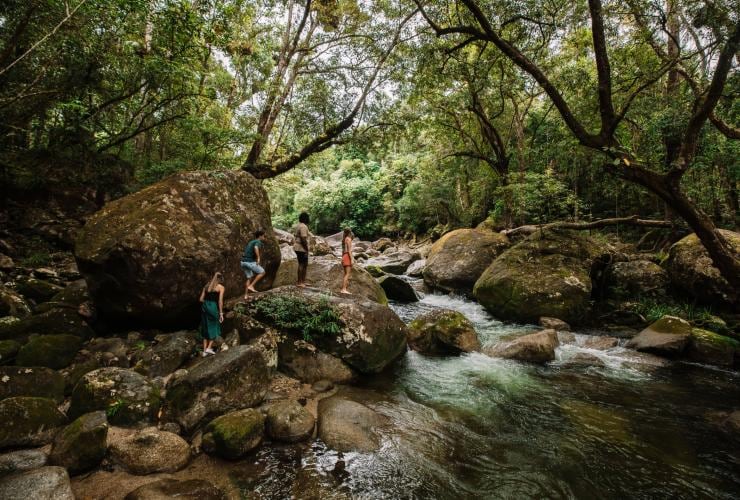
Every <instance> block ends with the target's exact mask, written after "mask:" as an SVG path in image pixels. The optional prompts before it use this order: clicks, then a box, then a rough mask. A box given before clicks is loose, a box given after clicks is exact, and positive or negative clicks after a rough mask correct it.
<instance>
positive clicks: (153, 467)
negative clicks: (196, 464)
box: [110, 427, 190, 475]
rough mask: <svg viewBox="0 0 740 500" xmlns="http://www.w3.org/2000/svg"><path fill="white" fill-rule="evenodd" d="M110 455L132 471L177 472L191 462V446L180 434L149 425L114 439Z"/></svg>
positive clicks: (142, 472) (140, 472)
mask: <svg viewBox="0 0 740 500" xmlns="http://www.w3.org/2000/svg"><path fill="white" fill-rule="evenodd" d="M110 455H111V458H112V459H113V460H114V461H115V462H117V463H119V464H121V465H122V466H123V467H125V468H126V470H127V471H129V472H130V473H131V474H137V475H146V474H153V473H155V472H176V471H178V470H180V469H183V468H184V467H185V466H186V465H187V464H188V462H189V461H190V445H188V443H187V441H185V440H184V439H183V438H181V437H180V436H178V435H177V434H174V433H172V432H167V431H160V430H158V429H157V428H155V427H149V428H147V429H142V430H140V431H137V432H136V433H134V434H131V435H129V436H126V437H123V438H120V439H114V440H112V441H111V443H110Z"/></svg>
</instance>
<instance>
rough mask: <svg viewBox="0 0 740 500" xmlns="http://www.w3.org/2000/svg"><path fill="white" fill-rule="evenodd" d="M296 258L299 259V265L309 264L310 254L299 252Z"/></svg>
mask: <svg viewBox="0 0 740 500" xmlns="http://www.w3.org/2000/svg"><path fill="white" fill-rule="evenodd" d="M295 255H296V257H298V263H299V264H308V252H298V251H296V253H295Z"/></svg>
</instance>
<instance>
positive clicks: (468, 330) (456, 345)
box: [408, 309, 480, 354]
mask: <svg viewBox="0 0 740 500" xmlns="http://www.w3.org/2000/svg"><path fill="white" fill-rule="evenodd" d="M408 343H409V347H411V348H412V349H413V350H415V351H419V352H422V353H425V354H449V353H454V354H458V353H460V352H472V351H478V350H480V341H479V340H478V334H477V333H476V332H475V328H474V327H473V324H472V323H471V322H470V321H468V319H467V318H466V317H465V316H464V315H463V314H462V313H459V312H457V311H452V310H449V309H436V310H433V311H429V312H427V313H424V314H421V315H420V316H418V317H417V318H416V319H414V321H412V322H411V323H410V324H409V336H408Z"/></svg>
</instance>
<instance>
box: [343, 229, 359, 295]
mask: <svg viewBox="0 0 740 500" xmlns="http://www.w3.org/2000/svg"><path fill="white" fill-rule="evenodd" d="M354 236H355V235H354V234H352V230H351V229H350V228H348V227H345V228H344V232H343V233H342V267H343V268H344V278H343V279H342V289H341V290H340V292H341V293H346V294H349V293H350V291H349V290H347V286H348V285H349V276H350V274H351V273H352V264H354V261H355V258H354V256H353V255H352V238H354Z"/></svg>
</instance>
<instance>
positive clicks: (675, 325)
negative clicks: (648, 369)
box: [627, 316, 691, 358]
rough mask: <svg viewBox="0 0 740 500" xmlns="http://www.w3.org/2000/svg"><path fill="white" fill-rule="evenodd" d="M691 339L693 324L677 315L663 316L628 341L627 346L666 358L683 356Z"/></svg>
mask: <svg viewBox="0 0 740 500" xmlns="http://www.w3.org/2000/svg"><path fill="white" fill-rule="evenodd" d="M690 339H691V325H690V324H689V322H688V321H686V320H683V319H681V318H678V317H675V316H663V317H662V318H660V319H659V320H658V321H656V322H655V323H652V324H651V325H650V326H648V327H647V328H645V329H644V330H643V331H641V332H640V333H639V334H637V336H635V337H633V338H632V339H630V341H629V342H627V347H630V348H632V349H636V350H638V351H641V352H649V353H651V354H657V355H658V356H663V357H666V358H677V357H679V356H681V355H682V354H683V352H684V349H686V347H687V346H688V345H689V341H690Z"/></svg>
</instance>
